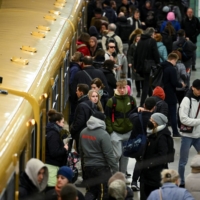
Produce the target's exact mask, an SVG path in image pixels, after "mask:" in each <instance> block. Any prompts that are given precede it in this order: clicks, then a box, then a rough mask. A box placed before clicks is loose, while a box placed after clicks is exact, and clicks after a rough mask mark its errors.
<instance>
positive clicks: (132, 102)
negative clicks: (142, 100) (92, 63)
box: [111, 96, 136, 123]
mask: <svg viewBox="0 0 200 200" xmlns="http://www.w3.org/2000/svg"><path fill="white" fill-rule="evenodd" d="M129 98H130V103H131V106H132V108H131V110H133V109H134V108H135V107H136V105H135V102H134V99H133V97H132V96H129ZM112 102H113V103H112V118H111V120H112V123H113V122H114V121H115V108H116V106H117V100H116V97H115V96H113V97H112Z"/></svg>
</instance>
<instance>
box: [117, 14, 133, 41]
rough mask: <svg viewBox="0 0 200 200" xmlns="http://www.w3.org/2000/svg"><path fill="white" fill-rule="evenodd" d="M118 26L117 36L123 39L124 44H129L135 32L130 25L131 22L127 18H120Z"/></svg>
mask: <svg viewBox="0 0 200 200" xmlns="http://www.w3.org/2000/svg"><path fill="white" fill-rule="evenodd" d="M116 26H117V29H116V31H115V33H116V35H118V36H119V37H120V38H121V40H122V42H123V43H128V41H129V36H130V34H131V33H132V31H133V26H132V25H131V24H130V21H129V20H127V18H126V17H118V18H117V23H116Z"/></svg>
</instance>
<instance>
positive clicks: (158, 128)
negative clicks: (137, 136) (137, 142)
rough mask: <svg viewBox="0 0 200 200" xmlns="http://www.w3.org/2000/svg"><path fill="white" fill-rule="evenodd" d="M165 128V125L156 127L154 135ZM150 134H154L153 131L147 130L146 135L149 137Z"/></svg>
mask: <svg viewBox="0 0 200 200" xmlns="http://www.w3.org/2000/svg"><path fill="white" fill-rule="evenodd" d="M165 127H166V124H164V125H160V126H158V127H157V128H156V133H157V132H159V131H162V130H163V129H164V128H165ZM151 134H154V132H153V129H149V128H147V135H148V136H149V135H151Z"/></svg>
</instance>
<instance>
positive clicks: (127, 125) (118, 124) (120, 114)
mask: <svg viewBox="0 0 200 200" xmlns="http://www.w3.org/2000/svg"><path fill="white" fill-rule="evenodd" d="M114 96H115V98H116V103H117V105H116V107H115V113H114V115H115V120H114V122H112V105H113V100H112V98H110V99H109V100H108V102H107V104H106V109H105V114H106V130H107V132H108V133H109V134H111V133H112V132H113V131H115V132H117V133H119V134H125V133H127V132H129V131H131V130H132V128H133V125H132V123H131V122H130V120H129V118H128V116H129V114H130V111H131V110H132V105H131V103H130V97H129V96H128V94H126V95H119V93H118V92H117V90H115V95H114ZM134 100H135V99H134ZM135 107H136V101H135Z"/></svg>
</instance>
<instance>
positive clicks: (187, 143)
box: [178, 137, 200, 185]
mask: <svg viewBox="0 0 200 200" xmlns="http://www.w3.org/2000/svg"><path fill="white" fill-rule="evenodd" d="M191 146H194V148H195V149H196V151H197V152H198V153H199V152H200V138H190V137H182V139H181V148H180V159H179V165H178V172H179V175H180V178H181V185H183V184H185V177H184V173H185V165H186V164H187V161H188V156H189V150H190V147H191Z"/></svg>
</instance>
